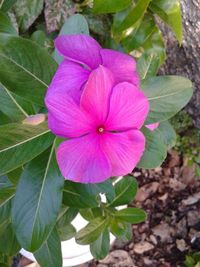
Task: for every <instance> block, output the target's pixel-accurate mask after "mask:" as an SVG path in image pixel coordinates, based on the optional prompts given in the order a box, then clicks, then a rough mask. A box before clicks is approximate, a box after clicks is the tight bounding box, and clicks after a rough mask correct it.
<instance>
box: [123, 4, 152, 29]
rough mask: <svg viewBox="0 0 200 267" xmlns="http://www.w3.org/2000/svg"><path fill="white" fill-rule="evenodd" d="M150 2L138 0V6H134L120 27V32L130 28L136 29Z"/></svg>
mask: <svg viewBox="0 0 200 267" xmlns="http://www.w3.org/2000/svg"><path fill="white" fill-rule="evenodd" d="M150 2H151V0H138V1H137V4H136V5H134V6H133V8H132V9H131V11H130V12H129V13H128V15H127V16H126V18H125V19H124V20H123V22H122V23H121V24H120V25H119V28H118V31H119V32H122V31H124V30H126V29H128V28H130V27H134V26H135V24H136V23H137V22H138V21H139V20H141V19H142V18H143V16H144V14H145V12H146V10H147V8H148V6H149V3H150Z"/></svg>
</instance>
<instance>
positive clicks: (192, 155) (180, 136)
mask: <svg viewBox="0 0 200 267" xmlns="http://www.w3.org/2000/svg"><path fill="white" fill-rule="evenodd" d="M171 122H172V125H173V126H174V128H175V130H176V132H177V142H176V145H175V147H174V148H175V149H176V150H177V151H178V152H179V153H180V154H181V155H183V156H184V158H185V160H187V164H188V165H189V166H191V165H194V166H195V170H196V176H197V177H200V147H199V146H198V145H197V144H198V143H199V140H200V132H199V130H198V129H195V128H194V127H193V122H192V118H191V117H190V115H188V113H187V112H186V111H184V110H183V111H181V112H179V113H178V114H177V115H176V116H175V117H174V118H173V119H172V120H171Z"/></svg>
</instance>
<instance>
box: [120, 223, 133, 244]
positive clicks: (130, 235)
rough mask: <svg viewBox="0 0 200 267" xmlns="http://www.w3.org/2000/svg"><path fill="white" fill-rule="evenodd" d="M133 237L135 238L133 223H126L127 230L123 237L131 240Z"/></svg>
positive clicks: (125, 239)
mask: <svg viewBox="0 0 200 267" xmlns="http://www.w3.org/2000/svg"><path fill="white" fill-rule="evenodd" d="M132 238H133V230H132V224H130V223H125V231H124V234H123V236H122V237H121V239H122V240H124V241H130V240H131V239H132Z"/></svg>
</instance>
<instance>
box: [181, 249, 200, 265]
mask: <svg viewBox="0 0 200 267" xmlns="http://www.w3.org/2000/svg"><path fill="white" fill-rule="evenodd" d="M184 264H185V266H186V267H199V266H200V253H199V252H195V253H193V254H192V253H191V254H188V255H187V256H186V259H185V262H184Z"/></svg>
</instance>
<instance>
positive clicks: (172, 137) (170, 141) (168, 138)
mask: <svg viewBox="0 0 200 267" xmlns="http://www.w3.org/2000/svg"><path fill="white" fill-rule="evenodd" d="M158 130H159V131H160V134H161V136H162V137H163V141H164V143H165V144H166V146H167V148H168V149H170V148H172V147H173V146H175V144H176V132H175V130H174V128H173V127H172V125H171V123H169V122H168V121H163V122H161V123H160V125H159V127H158Z"/></svg>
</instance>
